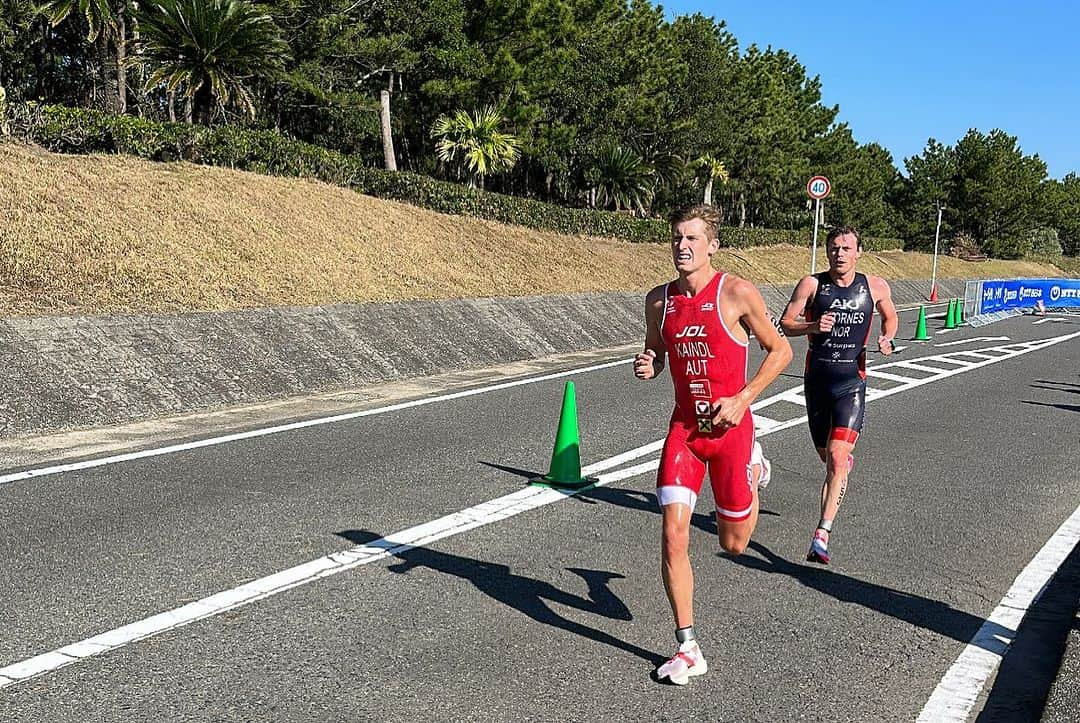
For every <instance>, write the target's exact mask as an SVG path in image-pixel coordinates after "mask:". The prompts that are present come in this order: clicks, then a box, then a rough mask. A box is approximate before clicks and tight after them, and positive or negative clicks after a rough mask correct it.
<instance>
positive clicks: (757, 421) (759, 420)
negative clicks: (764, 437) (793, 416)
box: [754, 414, 780, 430]
mask: <svg viewBox="0 0 1080 723" xmlns="http://www.w3.org/2000/svg"><path fill="white" fill-rule="evenodd" d="M778 424H780V422H778V421H777V420H775V419H770V418H769V417H765V416H762V415H760V414H755V415H754V427H755V428H757V429H760V430H765V429H772V428H773V427H775V426H776V425H778Z"/></svg>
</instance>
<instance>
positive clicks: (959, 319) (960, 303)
mask: <svg viewBox="0 0 1080 723" xmlns="http://www.w3.org/2000/svg"><path fill="white" fill-rule="evenodd" d="M956 325H957V326H963V325H964V300H963V299H957V300H956Z"/></svg>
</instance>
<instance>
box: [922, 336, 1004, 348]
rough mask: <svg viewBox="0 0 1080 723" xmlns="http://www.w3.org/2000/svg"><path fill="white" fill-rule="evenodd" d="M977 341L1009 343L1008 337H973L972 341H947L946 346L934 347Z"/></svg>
mask: <svg viewBox="0 0 1080 723" xmlns="http://www.w3.org/2000/svg"><path fill="white" fill-rule="evenodd" d="M977 341H1009V337H1007V336H973V337H971V338H970V339H960V340H958V341H947V342H945V343H944V344H934V346H956V345H957V344H973V343H975V342H977Z"/></svg>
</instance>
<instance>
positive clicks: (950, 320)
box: [945, 299, 956, 329]
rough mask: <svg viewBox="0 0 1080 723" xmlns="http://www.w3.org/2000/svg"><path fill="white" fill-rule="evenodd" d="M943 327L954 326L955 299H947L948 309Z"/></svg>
mask: <svg viewBox="0 0 1080 723" xmlns="http://www.w3.org/2000/svg"><path fill="white" fill-rule="evenodd" d="M945 328H946V329H955V328H956V299H949V310H948V311H947V312H946V313H945Z"/></svg>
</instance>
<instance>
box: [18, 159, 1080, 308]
mask: <svg viewBox="0 0 1080 723" xmlns="http://www.w3.org/2000/svg"><path fill="white" fill-rule="evenodd" d="M0 219H2V223H0V315H2V316H15V315H35V314H94V313H107V312H144V311H186V310H196V311H209V310H226V309H240V308H252V307H259V306H282V305H316V304H332V303H341V302H360V301H389V300H407V299H437V298H461V297H479V296H521V295H532V294H560V293H579V292H592V291H614V290H644V289H647V288H648V287H650V286H652V285H654V284H656V283H659V282H661V281H663V280H666V279H667V278H669V277H670V275H671V261H670V256H669V254H668V250H667V246H666V245H665V244H630V243H627V242H624V241H620V240H617V239H601V238H590V237H584V236H563V235H559V234H555V233H544V232H539V231H534V230H531V229H525V228H519V227H513V226H504V225H501V224H498V223H494V222H489V221H482V220H477V219H472V218H466V217H457V216H446V215H442V214H438V213H434V212H431V211H426V210H423V209H419V208H415V207H412V206H408V205H405V204H400V203H394V202H390V201H383V200H379V199H375V198H371V197H367V196H362V195H359V194H357V193H354V192H352V191H349V190H346V189H342V188H337V187H333V186H329V185H326V184H323V183H318V182H312V181H305V180H297V179H286V178H274V177H266V176H259V175H255V174H251V173H241V172H236V171H230V170H226V169H220V168H209V167H204V166H195V165H191V164H187V163H169V164H159V163H150V162H147V161H142V160H138V159H134V158H128V157H122V156H100V155H99V156H64V155H57V154H51V153H46V152H44V151H41V150H38V149H33V148H29V147H26V146H21V145H13V144H3V145H0ZM818 260H819V264H820V263H822V262H823V261H824V258H823V254H821V253H820V252H819V254H818ZM1073 261H1075V260H1073ZM716 262H717V265H719V266H722V267H723V268H725V269H728V270H731V271H734V272H735V273H738V274H741V275H743V276H746V277H747V278H749V279H751V280H753V281H755V282H757V283H768V282H773V283H788V282H792V281H794V280H795V279H797V278H798V277H799V276H800V275H801V274H802V273H804V271H805V267H806V263H807V250H806V249H802V248H797V247H794V246H786V245H785V246H768V247H762V248H750V249H722V250H721V251H720V253H719V254H717V258H716ZM860 268H861V269H862V270H863V271H866V272H868V273H876V274H881V275H883V276H885V277H887V278H894V279H895V278H929V276H930V257H929V256H928V255H926V254H915V253H904V252H898V251H890V252H884V253H867V254H865V255H864V256H863V259H862V260H861V261H860ZM1071 271H1072V273H1073V274H1076V273H1078V272H1080V268H1077V267H1074V268H1072V269H1071ZM1060 274H1061V271H1059V270H1058V269H1056V268H1055V267H1053V266H1051V265H1050V264H1048V263H1039V262H1034V261H1010V262H1006V261H987V262H982V263H970V262H965V261H960V260H958V259H953V258H947V257H943V258H942V259H940V262H939V267H938V275H939V276H940V277H941V278H949V277H975V276H983V277H985V276H1004V277H1015V276H1044V275H1050V276H1056V275H1060Z"/></svg>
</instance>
